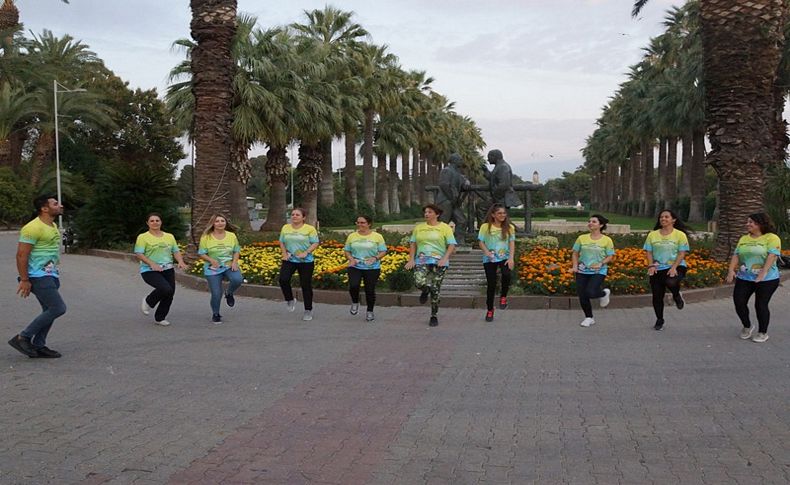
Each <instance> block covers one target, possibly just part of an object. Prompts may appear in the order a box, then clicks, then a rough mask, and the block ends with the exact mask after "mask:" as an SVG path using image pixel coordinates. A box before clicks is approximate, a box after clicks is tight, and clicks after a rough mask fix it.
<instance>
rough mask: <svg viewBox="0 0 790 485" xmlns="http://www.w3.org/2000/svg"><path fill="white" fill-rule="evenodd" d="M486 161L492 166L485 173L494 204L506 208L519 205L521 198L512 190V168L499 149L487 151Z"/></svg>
mask: <svg viewBox="0 0 790 485" xmlns="http://www.w3.org/2000/svg"><path fill="white" fill-rule="evenodd" d="M488 163H490V164H491V165H493V166H494V168H493V169H492V170H491V172H490V173H489V174H488V175H487V177H486V178H488V184H489V187H490V190H491V198H492V199H493V203H494V204H502V205H504V206H505V207H507V208H510V207H517V206H520V205H521V200H520V199H519V198H518V196H517V195H516V191H515V190H513V170H511V168H510V165H509V164H508V163H507V162H506V161H505V159H504V157H503V156H502V152H501V151H500V150H491V151H490V152H488Z"/></svg>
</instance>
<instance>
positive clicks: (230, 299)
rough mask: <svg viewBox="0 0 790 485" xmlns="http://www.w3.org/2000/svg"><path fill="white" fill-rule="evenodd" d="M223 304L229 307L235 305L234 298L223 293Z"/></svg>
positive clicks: (230, 294) (229, 294)
mask: <svg viewBox="0 0 790 485" xmlns="http://www.w3.org/2000/svg"><path fill="white" fill-rule="evenodd" d="M225 303H227V304H228V306H229V307H232V306H233V305H235V304H236V298H235V297H234V296H233V293H225Z"/></svg>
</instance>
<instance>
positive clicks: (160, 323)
mask: <svg viewBox="0 0 790 485" xmlns="http://www.w3.org/2000/svg"><path fill="white" fill-rule="evenodd" d="M154 323H155V324H157V325H161V326H163V327H167V326H168V325H170V322H168V321H167V320H159V321H158V322H154Z"/></svg>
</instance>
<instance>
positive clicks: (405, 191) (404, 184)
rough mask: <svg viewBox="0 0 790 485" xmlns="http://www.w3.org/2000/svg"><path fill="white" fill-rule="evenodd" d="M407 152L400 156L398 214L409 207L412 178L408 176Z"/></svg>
mask: <svg viewBox="0 0 790 485" xmlns="http://www.w3.org/2000/svg"><path fill="white" fill-rule="evenodd" d="M409 152H410V150H404V151H403V153H402V154H401V178H400V179H401V185H400V210H399V211H398V212H402V211H403V210H404V209H406V208H407V207H409V206H410V205H411V180H412V178H411V177H410V176H409V169H410V166H409V165H410V164H409Z"/></svg>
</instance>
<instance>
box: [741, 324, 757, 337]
mask: <svg viewBox="0 0 790 485" xmlns="http://www.w3.org/2000/svg"><path fill="white" fill-rule="evenodd" d="M753 332H754V327H749V328H746V327H743V328H742V329H741V338H742V339H743V340H749V339H750V338H752V333H753Z"/></svg>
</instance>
